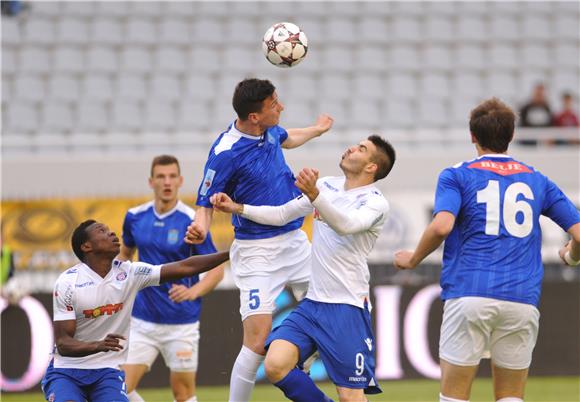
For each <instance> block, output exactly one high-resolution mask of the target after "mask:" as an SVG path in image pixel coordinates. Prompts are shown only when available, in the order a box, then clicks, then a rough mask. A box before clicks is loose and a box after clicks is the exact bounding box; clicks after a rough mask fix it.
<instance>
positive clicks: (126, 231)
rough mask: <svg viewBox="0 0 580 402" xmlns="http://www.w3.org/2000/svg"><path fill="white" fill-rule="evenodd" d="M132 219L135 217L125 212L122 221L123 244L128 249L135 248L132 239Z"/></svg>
mask: <svg viewBox="0 0 580 402" xmlns="http://www.w3.org/2000/svg"><path fill="white" fill-rule="evenodd" d="M134 217H135V215H133V214H132V213H130V212H127V214H126V215H125V220H124V221H123V244H124V245H125V246H127V247H129V248H133V247H135V238H133V231H132V227H133V218H134Z"/></svg>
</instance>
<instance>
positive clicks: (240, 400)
mask: <svg viewBox="0 0 580 402" xmlns="http://www.w3.org/2000/svg"><path fill="white" fill-rule="evenodd" d="M263 361H264V356H262V355H259V354H257V353H254V352H252V351H251V350H250V349H249V348H247V347H245V346H242V350H240V354H239V355H238V357H237V358H236V362H235V363H234V367H233V368H232V376H231V378H230V402H248V401H249V400H250V396H251V395H252V390H253V389H254V383H255V382H256V372H257V371H258V367H260V364H261V363H262V362H263Z"/></svg>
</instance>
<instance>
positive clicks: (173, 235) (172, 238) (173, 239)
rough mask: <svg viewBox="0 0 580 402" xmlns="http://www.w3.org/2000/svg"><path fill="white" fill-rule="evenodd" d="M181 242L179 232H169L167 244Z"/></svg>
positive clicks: (172, 230)
mask: <svg viewBox="0 0 580 402" xmlns="http://www.w3.org/2000/svg"><path fill="white" fill-rule="evenodd" d="M178 241H179V230H177V229H171V230H170V231H169V232H167V243H169V244H177V242H178Z"/></svg>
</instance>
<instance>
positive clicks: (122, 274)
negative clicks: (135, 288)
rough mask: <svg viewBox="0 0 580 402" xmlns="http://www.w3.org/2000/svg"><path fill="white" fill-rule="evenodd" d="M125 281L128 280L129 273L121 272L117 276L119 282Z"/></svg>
mask: <svg viewBox="0 0 580 402" xmlns="http://www.w3.org/2000/svg"><path fill="white" fill-rule="evenodd" d="M125 279H127V273H126V272H125V271H122V272H119V273H118V274H117V280H118V281H119V282H121V281H124V280H125Z"/></svg>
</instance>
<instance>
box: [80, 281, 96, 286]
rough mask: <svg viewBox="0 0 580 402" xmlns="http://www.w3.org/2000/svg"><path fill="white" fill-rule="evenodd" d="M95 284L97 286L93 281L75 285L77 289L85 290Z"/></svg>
mask: <svg viewBox="0 0 580 402" xmlns="http://www.w3.org/2000/svg"><path fill="white" fill-rule="evenodd" d="M94 284H95V282H93V281H89V282H84V283H79V284H77V285H75V288H84V287H85V286H92V285H94Z"/></svg>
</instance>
